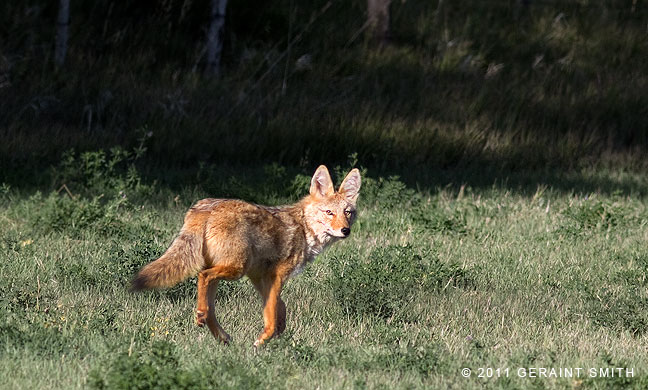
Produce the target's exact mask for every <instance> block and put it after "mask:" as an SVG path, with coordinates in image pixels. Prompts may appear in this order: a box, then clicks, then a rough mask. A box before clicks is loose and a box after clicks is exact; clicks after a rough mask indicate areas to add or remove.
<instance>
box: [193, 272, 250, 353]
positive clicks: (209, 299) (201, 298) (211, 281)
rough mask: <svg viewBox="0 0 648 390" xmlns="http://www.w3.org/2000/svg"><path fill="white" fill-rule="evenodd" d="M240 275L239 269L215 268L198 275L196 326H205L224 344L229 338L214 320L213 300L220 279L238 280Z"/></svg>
mask: <svg viewBox="0 0 648 390" xmlns="http://www.w3.org/2000/svg"><path fill="white" fill-rule="evenodd" d="M241 274H242V270H241V269H240V268H235V267H223V266H215V267H212V268H208V269H206V270H204V271H202V272H200V273H199V274H198V300H197V305H196V324H197V325H198V326H200V327H202V326H204V325H205V324H207V327H208V328H209V331H210V332H211V334H212V335H213V336H214V337H215V338H216V339H217V340H220V341H222V342H223V343H225V344H228V343H229V341H230V339H231V338H230V336H229V335H228V334H227V332H225V330H224V329H223V328H222V327H221V326H220V324H219V323H218V321H217V320H216V314H215V298H216V290H217V288H218V281H219V280H220V279H238V278H239V277H240V275H241Z"/></svg>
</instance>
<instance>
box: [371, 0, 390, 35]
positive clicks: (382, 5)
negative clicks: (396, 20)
mask: <svg viewBox="0 0 648 390" xmlns="http://www.w3.org/2000/svg"><path fill="white" fill-rule="evenodd" d="M390 3H391V0H367V22H368V23H369V31H370V33H371V38H372V39H373V40H374V41H375V42H377V43H381V44H382V43H386V42H387V41H388V40H389V4H390Z"/></svg>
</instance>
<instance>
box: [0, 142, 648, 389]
mask: <svg viewBox="0 0 648 390" xmlns="http://www.w3.org/2000/svg"><path fill="white" fill-rule="evenodd" d="M110 156H112V155H111V154H106V155H105V156H104V157H110ZM98 157H101V154H95V155H94V157H91V156H86V157H85V158H79V157H78V156H77V157H74V156H72V157H70V158H69V159H68V160H67V162H64V163H62V165H65V164H68V166H69V167H70V169H69V171H68V175H69V177H76V182H73V181H70V182H69V183H72V184H70V191H71V193H72V195H73V197H71V196H70V195H68V194H67V193H65V192H64V191H62V192H61V193H58V194H57V193H52V194H49V195H42V194H29V193H25V192H21V191H20V190H12V189H5V190H4V191H3V195H2V198H0V202H1V204H2V209H1V211H0V220H2V224H3V227H4V228H3V229H2V231H1V233H0V248H1V251H0V291H1V292H2V294H1V295H0V296H1V298H0V313H1V314H0V321H1V322H0V328H1V332H0V335H1V336H0V339H1V340H2V342H1V343H0V376H2V377H3V378H5V379H4V386H5V387H7V388H66V389H67V388H106V389H117V388H138V389H147V388H187V389H189V388H191V389H194V388H220V387H224V388H286V389H297V388H316V387H319V388H421V389H422V388H437V387H440V388H457V389H459V388H461V389H465V388H482V387H486V388H505V389H513V388H552V389H553V388H558V389H563V388H565V389H568V388H569V389H571V388H581V389H606V388H633V389H640V388H645V386H646V385H647V384H648V376H647V373H648V359H647V356H648V355H647V354H646V350H645V348H644V347H642V346H644V345H646V342H647V341H648V340H646V337H648V314H647V313H648V293H647V291H648V290H647V286H648V284H647V283H648V282H647V281H646V279H645V273H646V270H647V268H646V267H648V250H646V246H645V242H646V237H647V234H648V233H647V231H648V230H647V228H648V226H647V224H646V221H648V202H647V201H646V198H645V195H642V194H641V193H637V192H632V193H631V192H627V193H621V192H619V193H616V194H606V193H603V192H591V193H569V192H565V191H562V190H560V189H559V188H554V187H552V186H551V185H545V186H542V187H538V188H537V190H536V191H535V192H533V191H531V192H528V193H525V192H524V191H518V190H515V189H511V188H510V187H507V186H505V185H498V184H494V185H492V186H491V187H489V188H471V187H466V186H461V187H460V188H457V187H455V186H452V185H450V186H442V187H438V188H434V189H430V190H415V189H412V188H409V187H407V186H406V185H404V184H403V183H402V182H400V181H399V180H398V179H397V178H380V179H377V178H375V177H373V178H372V176H371V174H370V172H369V174H368V175H367V172H366V171H365V179H364V181H363V189H362V191H361V200H360V204H359V210H360V213H359V218H358V221H357V222H356V225H354V232H353V234H352V235H351V237H350V238H349V239H347V240H345V241H343V242H341V243H339V244H337V245H336V246H333V247H332V248H331V249H330V250H328V251H327V252H325V253H324V254H323V255H321V256H320V257H319V258H318V259H317V261H316V262H315V263H314V264H312V266H310V267H309V268H307V269H306V271H305V272H304V273H303V274H302V275H300V276H298V277H296V278H294V279H292V280H290V281H289V282H288V284H287V286H286V288H285V290H284V293H283V297H284V300H285V301H286V304H287V306H288V310H289V311H288V328H287V331H286V332H285V333H284V334H283V335H282V336H281V337H280V338H278V339H274V340H272V341H271V342H270V343H269V344H268V345H267V346H266V347H265V348H262V349H260V350H258V351H255V350H254V349H253V347H252V343H253V341H254V340H255V338H256V336H257V334H258V332H260V330H261V327H262V316H261V302H260V300H259V298H258V297H257V296H256V293H255V292H254V289H253V288H252V287H251V285H250V283H249V282H248V281H247V280H240V281H237V282H225V283H223V284H221V287H220V290H219V293H218V297H217V308H218V309H217V310H218V317H219V319H220V320H221V323H222V324H223V326H224V327H225V328H226V330H227V331H228V332H229V333H230V334H231V335H232V336H233V343H232V345H230V346H223V345H220V344H218V343H217V342H216V341H215V340H214V339H213V338H212V336H211V335H210V334H209V332H207V331H206V330H205V329H201V328H197V327H196V326H195V325H194V323H193V313H194V311H193V310H194V304H195V287H194V284H195V280H189V281H187V282H184V283H182V284H180V285H178V286H176V287H174V288H171V289H169V290H164V291H158V292H149V293H142V294H134V293H131V292H129V291H128V290H127V288H128V283H129V280H130V278H131V277H132V276H133V275H134V273H135V272H136V271H137V270H138V269H139V267H141V266H142V265H144V264H145V263H147V262H148V261H151V260H153V259H155V258H156V257H157V256H159V255H160V254H161V253H162V252H163V251H164V250H165V248H166V246H167V245H168V244H169V242H170V241H171V239H172V238H173V236H174V234H176V233H177V231H178V229H179V227H180V224H181V220H182V216H183V213H184V212H185V211H186V208H187V206H188V205H189V204H190V203H191V202H192V201H193V200H195V199H198V198H200V197H202V196H207V195H210V196H221V195H228V196H245V195H247V196H246V197H247V198H251V200H255V201H264V202H265V203H272V204H277V203H283V202H290V201H292V200H294V199H296V197H298V196H299V195H300V194H303V193H304V192H305V191H306V189H307V183H308V181H307V179H308V176H306V175H303V174H301V173H300V174H297V175H296V176H295V175H292V174H288V173H286V170H285V169H283V168H281V167H280V166H278V165H274V166H267V167H265V168H264V169H259V170H256V171H247V172H245V171H241V172H239V174H238V175H236V176H228V175H229V173H228V171H227V170H225V169H222V170H219V169H212V170H209V171H208V172H207V173H204V175H205V176H204V177H203V178H202V182H203V183H210V184H209V185H210V186H212V188H228V189H229V191H230V192H228V193H226V192H225V191H224V190H223V191H219V190H215V192H211V191H209V192H207V191H205V190H204V188H202V187H193V188H191V187H185V188H184V189H183V190H182V191H181V192H176V191H174V190H172V189H170V188H168V187H162V186H159V185H155V184H152V185H149V186H144V185H142V183H141V181H140V180H139V178H138V177H137V171H133V169H129V168H128V163H127V161H125V160H124V161H120V162H119V163H118V164H115V165H114V166H117V167H120V169H117V168H115V169H114V170H113V171H111V172H108V170H109V169H110V168H109V164H107V163H105V164H104V165H102V164H98V165H97V164H90V166H92V167H93V168H88V165H87V164H85V165H83V164H81V161H86V162H87V161H89V160H92V159H93V158H98ZM100 160H101V159H100ZM105 160H108V161H110V158H107V159H105ZM75 166H76V167H77V169H76V170H74V167H75ZM335 171H337V172H341V171H344V169H339V168H338V169H336V170H335ZM97 172H101V173H103V175H99V176H96V175H95V173H97ZM309 173H310V172H307V174H309ZM97 177H101V180H99V179H97V181H94V182H93V185H92V186H88V185H87V184H82V183H87V182H88V180H91V179H92V178H97ZM337 179H338V180H339V179H340V175H337ZM608 179H609V180H611V181H615V180H617V179H615V177H614V176H612V175H610V176H609V177H608ZM635 179H636V180H638V181H640V182H642V183H644V184H645V179H642V178H635ZM106 182H110V183H113V186H114V187H115V188H118V189H119V190H116V191H112V192H111V191H110V190H106V187H105V186H104V184H105V183H106ZM74 183H77V184H74ZM82 193H83V195H81V194H82ZM102 194H103V196H101V195H102ZM466 367H467V368H471V369H472V370H473V375H472V377H471V378H468V379H466V378H463V377H462V376H461V369H462V368H466ZM480 367H492V368H502V369H504V368H509V369H510V372H509V376H508V377H507V378H506V377H502V378H490V379H483V378H477V377H476V375H477V374H478V373H479V368H480ZM530 367H548V368H560V367H583V368H584V369H585V370H586V371H584V372H587V370H588V369H589V368H606V367H623V368H630V369H632V370H633V371H634V377H633V378H626V377H621V378H604V379H600V378H599V379H593V378H589V377H588V376H587V375H585V374H583V375H582V376H581V377H580V378H572V379H555V378H552V379H547V378H542V379H541V378H535V379H531V378H520V377H518V376H517V370H518V369H519V368H530Z"/></svg>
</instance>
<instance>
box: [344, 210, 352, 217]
mask: <svg viewBox="0 0 648 390" xmlns="http://www.w3.org/2000/svg"><path fill="white" fill-rule="evenodd" d="M351 214H353V212H352V211H351V210H344V215H346V217H347V218H349V217H350V216H351Z"/></svg>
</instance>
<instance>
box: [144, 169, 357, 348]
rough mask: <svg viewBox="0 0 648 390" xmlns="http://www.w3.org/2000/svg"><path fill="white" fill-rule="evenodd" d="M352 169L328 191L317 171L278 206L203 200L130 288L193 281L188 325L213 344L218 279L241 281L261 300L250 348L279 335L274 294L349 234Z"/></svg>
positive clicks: (218, 332)
mask: <svg viewBox="0 0 648 390" xmlns="http://www.w3.org/2000/svg"><path fill="white" fill-rule="evenodd" d="M360 182H361V179H360V172H359V171H358V170H357V169H352V170H351V172H349V173H348V174H347V176H346V178H345V179H344V181H343V182H342V185H341V186H340V188H339V189H338V190H337V191H335V189H334V188H333V181H332V180H331V176H330V175H329V172H328V170H327V169H326V167H325V166H324V165H320V167H319V168H317V170H316V171H315V174H314V175H313V178H312V179H311V185H310V193H309V195H307V196H306V197H305V198H304V199H302V200H301V201H299V202H297V203H295V204H293V205H286V206H279V207H268V206H260V205H256V204H251V203H247V202H244V201H241V200H231V199H203V200H200V201H198V202H196V203H195V204H194V205H193V206H192V207H191V208H190V209H189V211H188V212H187V214H186V215H185V219H184V225H183V226H182V229H181V230H180V233H179V234H178V236H177V237H176V238H175V240H174V241H173V243H172V244H171V247H169V249H167V251H166V252H165V253H164V254H163V255H162V257H160V258H159V259H157V260H155V261H154V262H152V263H150V264H148V265H146V266H145V267H144V268H142V270H141V271H140V272H139V273H138V274H137V276H136V277H135V279H133V284H132V288H133V290H142V289H150V288H158V287H170V286H173V285H174V284H176V283H178V282H180V281H182V280H184V279H186V278H188V277H191V276H194V275H196V274H197V275H198V302H197V308H196V323H197V324H198V325H199V326H202V325H204V324H207V326H208V327H209V330H210V331H211V333H212V334H213V335H214V337H216V338H217V339H219V340H221V341H223V342H225V343H227V342H228V341H229V335H228V334H227V333H226V332H225V330H223V328H222V327H221V326H220V324H219V323H218V321H217V320H216V316H215V313H214V308H215V306H214V298H215V296H216V288H217V286H218V281H219V280H221V279H227V280H235V279H239V278H241V277H242V276H243V275H247V277H248V278H249V279H250V281H251V282H252V284H253V285H254V287H255V288H256V289H257V291H258V292H259V294H260V295H261V298H262V300H263V304H264V307H263V321H264V328H263V331H262V332H261V334H260V335H259V337H258V338H257V340H256V342H255V343H254V345H255V346H259V345H261V344H263V343H264V342H265V341H266V340H268V339H269V338H271V337H272V336H274V335H275V334H278V333H281V332H282V331H283V329H284V328H285V325H286V305H285V304H284V302H283V301H282V299H281V297H280V294H281V289H282V287H283V285H284V283H285V282H286V280H287V279H288V278H289V277H290V275H294V274H296V273H298V271H299V270H300V269H301V268H302V267H304V266H305V265H306V264H308V263H310V262H312V261H313V260H314V259H315V257H316V256H317V255H318V254H319V253H321V252H322V251H323V250H324V249H325V248H326V247H327V246H328V245H330V244H331V243H333V242H335V241H336V240H338V239H342V238H345V237H348V236H349V234H351V225H352V224H353V222H354V221H355V218H356V200H357V199H358V193H359V191H360Z"/></svg>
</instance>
